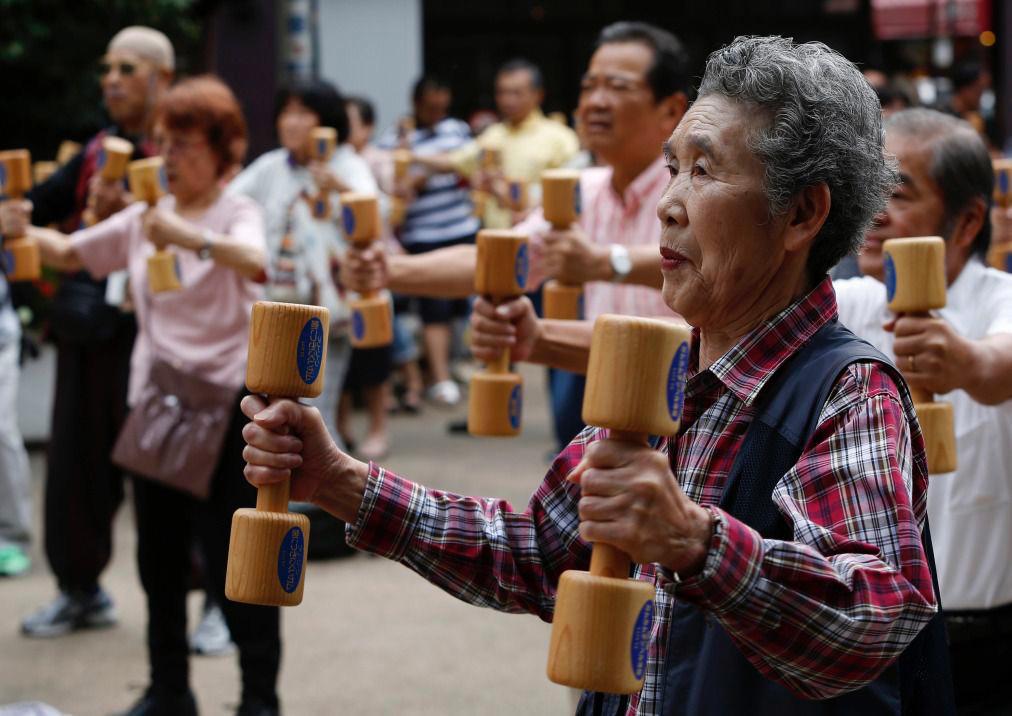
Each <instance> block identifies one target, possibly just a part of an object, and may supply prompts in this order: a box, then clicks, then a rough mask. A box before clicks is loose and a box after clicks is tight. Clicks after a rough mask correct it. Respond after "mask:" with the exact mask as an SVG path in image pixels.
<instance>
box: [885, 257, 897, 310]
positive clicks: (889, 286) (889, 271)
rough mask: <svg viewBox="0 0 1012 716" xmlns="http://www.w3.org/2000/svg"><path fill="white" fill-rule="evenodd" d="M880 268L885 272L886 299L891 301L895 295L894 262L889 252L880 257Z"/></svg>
mask: <svg viewBox="0 0 1012 716" xmlns="http://www.w3.org/2000/svg"><path fill="white" fill-rule="evenodd" d="M882 270H883V272H884V273H885V283H886V300H887V301H892V300H893V296H895V295H896V264H894V263H893V257H892V255H891V254H889V253H886V254H885V256H884V257H883V259H882Z"/></svg>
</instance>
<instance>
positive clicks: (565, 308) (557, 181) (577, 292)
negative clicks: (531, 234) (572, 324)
mask: <svg viewBox="0 0 1012 716" xmlns="http://www.w3.org/2000/svg"><path fill="white" fill-rule="evenodd" d="M541 206H542V210H543V211H544V214H545V219H547V220H548V222H549V223H550V224H551V225H552V228H553V229H555V230H556V231H562V230H564V229H568V228H569V227H570V225H571V224H572V223H573V222H574V221H577V220H578V219H579V218H580V172H578V171H576V170H575V169H549V170H547V171H544V172H542V173H541ZM542 298H543V300H544V306H545V318H558V319H563V320H567V321H578V320H580V318H582V317H583V287H582V286H568V285H566V284H563V283H559V282H558V281H556V280H555V279H552V280H551V281H548V282H547V283H545V286H544V288H543V289H542Z"/></svg>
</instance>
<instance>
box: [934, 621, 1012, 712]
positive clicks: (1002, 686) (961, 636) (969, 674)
mask: <svg viewBox="0 0 1012 716" xmlns="http://www.w3.org/2000/svg"><path fill="white" fill-rule="evenodd" d="M946 627H947V629H948V632H949V658H950V660H951V662H952V680H953V683H954V685H955V687H956V710H957V712H958V713H960V714H965V715H966V716H971V715H972V716H991V715H992V714H993V715H994V716H999V715H1002V716H1005V715H1007V714H1012V678H1010V676H1012V604H1008V605H1005V606H1003V607H997V608H995V609H984V610H980V611H970V612H946Z"/></svg>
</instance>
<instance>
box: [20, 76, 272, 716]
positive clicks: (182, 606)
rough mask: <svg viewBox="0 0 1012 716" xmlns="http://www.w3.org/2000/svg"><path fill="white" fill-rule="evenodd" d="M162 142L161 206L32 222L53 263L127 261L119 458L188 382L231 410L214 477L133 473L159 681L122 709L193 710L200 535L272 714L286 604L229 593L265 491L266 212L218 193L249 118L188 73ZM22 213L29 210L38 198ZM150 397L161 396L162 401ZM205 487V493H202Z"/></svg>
mask: <svg viewBox="0 0 1012 716" xmlns="http://www.w3.org/2000/svg"><path fill="white" fill-rule="evenodd" d="M154 138H155V142H156V144H157V145H158V147H159V151H160V154H161V156H162V158H163V159H164V161H165V178H166V180H167V189H168V194H167V195H165V196H164V197H162V198H161V200H159V201H158V203H157V205H156V206H153V207H149V206H147V204H145V203H143V202H136V203H134V204H133V205H131V206H128V207H127V208H126V209H124V210H123V211H121V212H120V213H118V214H116V215H114V216H112V217H110V218H109V219H107V220H106V221H103V222H101V223H99V224H97V225H95V226H92V227H91V228H88V229H83V230H81V231H78V232H76V233H74V234H72V235H71V236H69V237H67V236H64V235H62V234H60V233H58V232H55V231H51V230H48V229H41V228H37V227H28V229H27V233H28V234H29V235H30V236H34V237H36V239H38V241H39V244H40V248H41V252H42V256H43V261H45V262H46V263H47V264H49V265H51V266H53V267H55V268H58V269H61V270H64V271H73V270H80V269H85V270H87V271H88V272H89V273H91V274H92V275H93V276H94V277H96V278H101V277H104V276H106V275H107V274H109V273H111V272H112V271H116V270H119V269H127V270H128V272H129V274H130V287H131V298H132V299H133V304H134V307H135V310H136V312H137V322H138V329H139V331H138V336H137V342H136V344H135V346H134V351H133V356H132V361H131V375H130V386H129V393H128V402H129V403H130V406H131V416H130V418H128V420H127V426H126V427H125V428H124V433H123V434H121V435H120V439H119V441H118V442H117V446H116V450H115V451H114V459H117V458H116V456H117V454H118V453H119V451H120V449H121V448H125V453H126V454H127V455H128V456H130V455H132V457H129V458H128V459H132V460H136V459H137V458H136V453H138V452H139V451H140V450H141V449H142V447H143V446H140V445H130V444H127V445H124V444H123V443H124V441H125V440H126V441H127V442H129V438H130V436H131V435H132V433H131V432H130V430H131V423H133V424H134V427H137V426H138V425H141V426H143V423H139V422H134V419H136V420H138V421H140V420H142V419H143V418H142V416H143V414H144V413H145V412H146V411H147V410H149V407H150V406H151V405H153V404H155V405H157V403H158V402H159V400H160V401H161V402H165V401H168V402H170V403H171V402H173V401H174V400H179V401H182V407H183V409H184V411H185V409H186V408H187V407H188V406H187V405H186V399H187V398H186V395H187V390H189V391H190V393H193V392H194V390H196V392H197V393H198V394H200V393H202V394H204V395H211V394H213V395H215V396H216V400H218V402H219V404H221V405H223V406H224V407H222V408H221V415H222V416H223V419H222V420H221V421H219V422H220V425H221V427H220V428H219V429H218V431H217V434H215V430H214V429H213V428H209V429H206V430H205V429H201V430H196V431H194V435H195V436H196V439H197V440H204V441H206V442H207V444H206V445H201V446H200V450H201V451H202V452H201V453H200V454H201V455H209V456H212V457H210V458H209V459H207V460H205V463H210V464H214V465H215V467H214V469H213V471H208V472H209V473H210V474H209V475H208V476H207V481H206V482H204V484H202V485H198V486H194V485H192V484H189V483H188V482H187V480H189V479H190V478H191V477H192V475H190V474H181V475H170V476H169V477H168V479H166V477H165V475H161V476H158V475H153V474H149V475H146V476H143V475H137V477H138V478H139V479H136V480H134V499H135V508H136V513H137V532H138V545H137V561H138V565H139V570H140V575H141V582H142V584H143V586H144V591H145V593H146V594H147V603H148V653H149V657H150V666H151V685H150V687H149V688H148V689H147V691H146V692H145V694H144V695H143V696H142V697H141V699H140V700H139V701H138V702H137V703H136V704H134V706H133V707H132V708H131V709H130V710H129V711H127V712H126V713H127V714H128V715H129V716H155V715H160V714H172V716H185V715H187V714H196V712H197V708H196V702H195V700H194V697H193V694H192V692H191V691H190V688H189V674H188V651H189V650H188V645H187V639H186V594H187V589H188V586H189V585H188V581H189V576H190V546H191V544H192V540H193V538H194V537H199V539H200V541H201V542H202V544H203V546H204V552H205V556H206V559H207V573H208V574H207V582H208V584H207V588H208V590H209V592H210V593H211V594H212V595H213V596H215V597H217V600H218V603H220V604H221V605H222V607H223V609H224V612H225V618H226V620H227V622H228V626H229V629H230V630H231V632H232V637H233V639H234V640H235V642H236V644H237V645H238V647H239V652H240V664H241V665H242V671H243V673H242V683H243V687H242V701H241V705H240V708H239V713H240V714H244V715H252V714H257V715H258V716H259V715H260V714H276V713H278V700H277V694H276V690H275V685H276V681H277V673H278V667H279V662H280V651H281V645H280V637H279V627H278V610H277V608H272V607H254V606H247V605H242V604H237V603H234V602H230V601H227V600H226V599H225V598H224V585H225V565H226V561H227V553H228V539H229V525H230V522H231V516H232V513H233V512H234V511H235V510H236V509H237V508H239V507H251V506H253V505H254V503H255V501H256V491H255V490H254V489H253V488H251V487H250V486H249V485H247V484H246V483H245V481H244V480H243V479H242V472H243V467H244V464H245V463H244V461H243V455H242V451H243V447H244V442H243V438H242V427H243V424H244V422H245V420H244V419H243V418H242V416H241V413H240V412H239V409H238V406H239V400H240V398H241V397H242V391H243V383H244V373H245V365H246V350H247V341H248V333H249V320H250V309H251V307H252V305H253V303H254V302H255V301H256V300H258V299H259V298H260V297H261V294H262V286H261V283H262V281H263V279H264V275H265V262H266V259H265V257H266V245H265V241H264V227H263V218H262V216H261V211H260V209H259V207H258V206H257V205H256V204H255V203H254V202H253V201H252V200H250V199H248V198H246V197H243V196H238V195H234V194H226V193H225V192H224V191H223V190H222V188H223V185H224V181H223V178H224V177H226V176H227V175H228V173H229V172H230V171H233V170H234V167H235V165H236V164H237V163H239V162H241V160H242V156H241V149H242V147H244V146H245V144H246V122H245V120H244V118H243V115H242V110H241V109H240V108H239V104H238V102H237V101H236V99H235V97H234V95H233V94H232V92H231V91H230V90H229V89H228V87H226V86H225V85H224V84H223V83H222V82H221V81H220V80H218V79H216V78H213V77H208V76H205V77H196V78H193V79H189V80H186V81H183V82H180V83H179V84H177V85H176V86H175V87H173V88H172V89H171V90H169V91H168V92H167V93H166V94H165V95H164V96H163V98H162V99H161V100H160V101H159V103H158V105H157V107H156V110H155V125H154ZM24 208H25V210H26V212H25V214H26V215H27V210H28V209H29V208H30V207H29V206H25V207H24ZM24 218H25V217H22V221H23V220H24ZM5 228H6V229H7V230H11V229H14V228H17V227H14V226H10V225H8V226H6V227H5ZM156 250H166V251H170V252H172V254H173V255H174V258H175V260H176V262H177V263H176V266H177V273H178V275H179V279H180V283H181V284H182V287H181V289H179V290H176V291H168V292H161V293H157V294H155V293H152V292H151V291H150V289H149V288H148V275H147V274H148V258H149V257H150V256H151V255H152V254H153V253H154V252H155V251H156ZM184 385H185V386H189V388H187V389H184ZM195 387H196V388H195ZM153 396H155V397H156V398H159V399H158V400H155V403H152V397H153ZM177 396H178V398H177ZM200 399H203V396H201V397H200V398H198V400H200ZM142 407H143V410H142ZM226 426H227V427H226ZM144 434H145V435H150V432H148V433H144ZM135 442H137V443H141V442H143V441H135ZM177 452H178V451H177ZM170 457H174V455H168V454H167V455H166V456H165V459H164V460H156V461H155V462H156V463H160V464H162V465H164V463H165V462H167V461H168V459H169V458H170ZM135 471H136V469H135ZM180 472H185V471H183V470H180ZM146 478H152V479H146ZM159 480H161V481H159ZM184 489H185V490H186V491H184ZM201 493H203V494H202V498H203V499H201V497H195V496H194V495H201Z"/></svg>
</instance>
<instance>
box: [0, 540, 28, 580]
mask: <svg viewBox="0 0 1012 716" xmlns="http://www.w3.org/2000/svg"><path fill="white" fill-rule="evenodd" d="M31 566H32V560H31V559H29V558H28V555H27V554H25V551H24V550H23V549H21V548H20V547H17V546H15V545H8V546H6V547H0V577H19V576H21V575H22V574H24V573H25V572H27V571H28V568H29V567H31Z"/></svg>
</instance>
